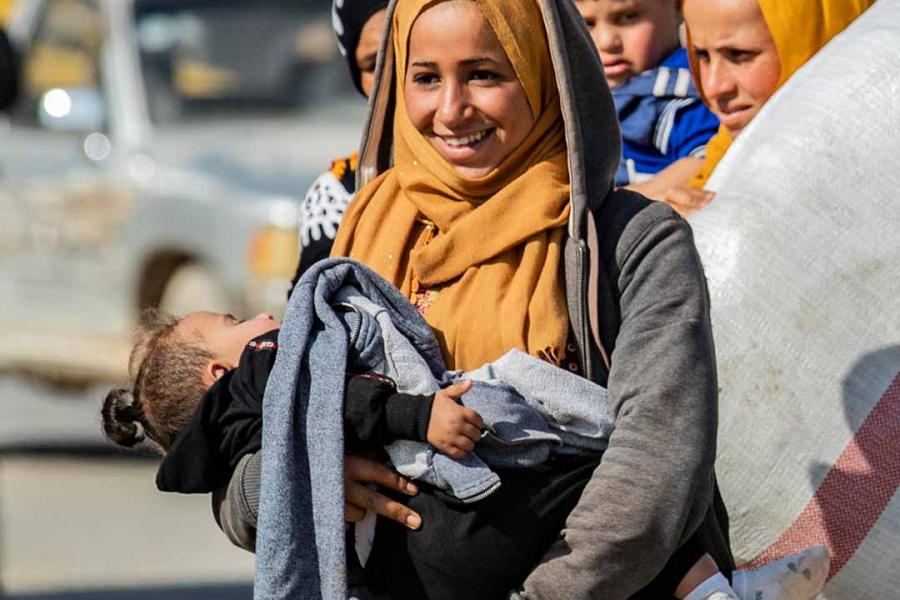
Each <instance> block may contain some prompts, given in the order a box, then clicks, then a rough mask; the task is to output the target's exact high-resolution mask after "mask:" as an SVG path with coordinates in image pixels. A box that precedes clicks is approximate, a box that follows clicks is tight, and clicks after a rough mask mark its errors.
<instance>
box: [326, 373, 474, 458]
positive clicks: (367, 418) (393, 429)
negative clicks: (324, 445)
mask: <svg viewBox="0 0 900 600" xmlns="http://www.w3.org/2000/svg"><path fill="white" fill-rule="evenodd" d="M471 387H472V383H471V382H469V381H467V382H464V383H457V384H454V385H451V386H448V387H446V388H444V389H442V390H439V391H438V392H437V393H436V394H434V395H433V396H412V395H409V394H400V393H398V392H397V390H396V388H395V387H394V383H393V382H392V381H391V380H390V379H388V378H386V377H381V376H378V375H354V376H353V377H351V378H350V379H349V380H348V381H347V389H346V394H345V399H344V422H345V424H346V426H347V433H348V440H347V441H348V447H349V448H350V449H351V451H352V450H353V449H354V448H353V446H354V445H358V446H361V447H362V448H363V449H371V448H373V447H376V446H385V445H387V444H390V443H391V442H393V441H396V440H411V441H418V442H428V443H429V444H431V445H432V446H434V447H435V448H437V450H438V451H440V452H443V453H444V454H446V455H447V456H449V457H451V458H456V459H460V458H463V457H465V455H466V454H467V453H468V452H470V451H471V450H472V448H474V447H475V443H476V442H478V440H479V439H481V429H482V428H483V427H484V421H482V419H481V417H480V416H479V415H478V413H477V412H475V411H474V410H472V409H470V408H466V407H464V406H462V405H460V404H459V398H460V397H461V396H462V395H463V394H465V393H466V392H467V391H469V389H470V388H471Z"/></svg>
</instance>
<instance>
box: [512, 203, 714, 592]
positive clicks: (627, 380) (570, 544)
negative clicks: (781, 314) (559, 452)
mask: <svg viewBox="0 0 900 600" xmlns="http://www.w3.org/2000/svg"><path fill="white" fill-rule="evenodd" d="M601 233H602V232H601ZM616 262H617V263H618V265H619V267H620V270H619V276H618V278H617V281H616V285H617V288H618V292H619V297H620V307H621V327H620V329H619V331H618V334H617V335H616V344H615V351H614V352H613V355H612V365H611V369H610V372H609V381H608V389H609V400H610V404H611V407H610V409H611V411H612V415H613V417H614V419H615V430H614V431H613V433H612V435H611V437H610V441H609V447H608V449H607V450H606V452H605V453H604V455H603V459H602V461H601V463H600V466H599V467H597V469H596V470H595V471H594V474H593V476H592V477H591V480H590V482H589V483H588V485H587V487H586V488H585V490H584V493H583V494H582V497H581V500H580V501H579V503H578V505H577V506H576V507H575V509H574V510H573V511H572V513H571V514H570V515H569V518H568V520H567V522H566V529H565V530H564V532H563V536H562V538H561V540H560V541H559V542H557V543H556V544H554V546H553V547H552V548H551V549H550V551H549V552H548V553H547V554H546V555H545V557H544V559H543V561H542V563H541V564H539V565H538V566H537V567H536V568H535V570H534V571H533V572H532V573H531V575H529V577H528V579H527V580H526V582H525V585H524V590H523V591H522V592H521V596H520V597H524V598H529V599H549V598H569V599H572V600H578V599H587V598H599V597H602V598H604V599H605V600H625V599H627V598H630V597H632V596H633V595H634V594H635V593H636V592H637V591H639V590H640V589H642V588H643V587H645V586H646V585H647V584H649V583H650V582H651V581H652V580H653V579H654V577H656V575H657V574H658V573H659V572H660V571H661V570H662V568H663V566H664V565H665V564H666V562H667V561H668V560H669V558H670V557H671V556H672V555H673V554H674V552H675V550H676V549H677V548H678V547H679V546H681V545H682V544H683V543H684V542H685V540H686V539H687V538H688V537H689V536H690V535H691V534H693V532H694V531H696V530H697V528H698V526H699V525H700V523H701V521H702V520H703V518H704V516H705V515H706V513H707V512H708V510H709V507H710V505H711V502H712V497H713V481H714V475H713V465H714V460H715V454H716V424H717V407H716V403H717V387H716V363H715V354H714V350H713V340H712V332H711V326H710V319H709V299H708V295H707V291H706V280H705V278H704V275H703V269H702V267H701V264H700V258H699V256H698V254H697V251H696V249H695V247H694V242H693V238H692V234H691V230H690V228H689V227H688V225H687V223H686V222H685V221H683V220H682V219H681V218H679V217H678V216H677V215H676V214H675V213H674V212H673V211H672V210H671V209H670V208H668V207H666V206H665V205H662V204H657V203H653V204H652V205H651V206H650V207H649V208H647V209H645V210H642V211H641V212H640V213H639V214H638V215H637V216H635V217H634V218H633V219H632V221H631V222H630V223H629V225H628V227H626V228H625V231H624V233H623V235H622V237H621V239H620V240H619V243H618V245H617V247H616Z"/></svg>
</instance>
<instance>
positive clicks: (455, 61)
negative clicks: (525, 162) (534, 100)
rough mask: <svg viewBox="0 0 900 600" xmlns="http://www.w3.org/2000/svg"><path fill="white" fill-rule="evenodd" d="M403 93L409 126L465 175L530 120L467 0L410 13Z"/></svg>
mask: <svg viewBox="0 0 900 600" xmlns="http://www.w3.org/2000/svg"><path fill="white" fill-rule="evenodd" d="M404 99H405V101H406V111H407V114H408V115H409V119H410V121H411V122H412V124H413V126H414V127H415V128H416V129H417V130H418V131H419V133H420V134H422V136H424V137H425V139H427V140H428V142H429V143H430V144H431V146H432V147H433V148H434V149H435V150H436V151H437V153H438V154H439V155H440V156H441V158H443V159H444V160H445V161H446V162H447V163H448V164H449V165H450V166H452V167H453V168H454V169H455V170H456V172H457V173H459V174H460V175H462V176H463V177H467V178H470V179H478V178H481V177H484V176H485V175H487V174H488V173H490V172H491V171H492V170H494V169H496V168H497V167H498V166H499V165H500V163H502V162H503V159H505V158H506V157H507V156H509V155H510V153H512V151H513V150H515V149H516V147H517V146H518V145H519V144H520V143H521V142H522V140H524V139H525V137H526V136H527V135H528V133H529V132H530V131H531V128H532V126H533V125H534V117H533V115H532V111H531V107H530V106H529V103H528V98H527V97H526V95H525V91H524V89H523V88H522V84H521V82H520V81H519V79H518V77H517V76H516V72H515V70H514V69H513V67H512V65H511V64H510V61H509V58H508V57H507V55H506V53H505V51H504V50H503V46H502V45H501V44H500V42H499V40H498V39H497V36H496V35H495V34H494V32H493V30H492V29H491V28H490V27H489V26H488V25H487V24H486V23H485V21H484V16H483V15H482V14H481V11H480V9H479V8H478V5H477V4H476V3H474V2H471V1H469V0H456V1H451V2H444V3H441V4H438V5H436V6H434V7H432V8H429V9H428V10H426V11H425V12H423V13H422V14H421V15H420V16H419V18H418V19H417V20H416V23H415V25H414V26H413V28H412V32H411V34H410V39H409V60H408V64H407V70H406V81H405V83H404Z"/></svg>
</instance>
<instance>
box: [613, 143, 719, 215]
mask: <svg viewBox="0 0 900 600" xmlns="http://www.w3.org/2000/svg"><path fill="white" fill-rule="evenodd" d="M702 165H703V161H702V160H700V159H698V158H690V157H688V158H682V159H680V160H677V161H675V162H674V163H672V164H671V165H669V166H668V167H666V168H665V169H663V170H662V171H660V172H659V173H657V174H656V175H654V176H653V177H651V178H649V179H647V180H646V181H643V182H641V183H633V184H631V185H628V186H626V187H627V188H628V189H629V190H633V191H635V192H638V193H640V194H643V195H644V196H646V197H647V198H650V199H651V200H656V201H658V202H665V203H666V204H668V205H669V206H671V207H672V208H674V209H675V210H676V212H678V214H680V215H681V216H682V217H688V216H690V215H692V214H694V213H695V212H697V211H698V210H700V209H701V208H703V207H704V206H706V205H707V204H709V203H710V202H711V201H712V199H713V197H714V196H715V194H714V193H713V192H708V191H706V190H698V189H694V188H692V187H690V185H689V184H690V181H691V177H692V176H693V175H694V173H696V172H697V169H699V168H700V167H701V166H702Z"/></svg>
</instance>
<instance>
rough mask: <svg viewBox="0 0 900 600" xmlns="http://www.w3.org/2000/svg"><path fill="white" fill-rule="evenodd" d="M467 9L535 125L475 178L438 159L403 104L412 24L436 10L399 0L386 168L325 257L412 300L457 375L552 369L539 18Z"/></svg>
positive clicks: (557, 216) (494, 2) (545, 72)
mask: <svg viewBox="0 0 900 600" xmlns="http://www.w3.org/2000/svg"><path fill="white" fill-rule="evenodd" d="M475 2H476V3H477V4H478V6H480V7H481V10H482V13H483V14H484V17H485V21H486V22H487V23H488V25H489V26H490V27H491V29H492V30H493V31H494V33H495V34H496V36H497V38H498V39H499V40H500V43H501V45H502V46H503V49H504V50H505V51H506V54H507V56H508V57H509V60H510V63H511V64H512V66H513V68H514V70H515V72H516V75H517V77H518V79H519V82H520V83H521V84H522V88H523V89H524V91H525V95H526V97H527V99H528V104H529V106H530V108H531V112H532V116H533V117H534V119H535V124H534V127H533V128H532V130H531V132H530V133H529V134H528V136H527V137H526V139H525V140H524V141H523V142H522V143H521V144H520V145H519V146H518V147H517V148H516V149H515V150H514V151H513V152H512V154H511V155H510V156H508V157H507V158H506V159H505V160H504V161H503V163H502V164H500V165H499V166H497V167H496V168H495V169H494V170H493V171H492V172H491V173H489V174H488V175H486V176H485V177H483V178H480V179H467V178H464V177H462V176H460V175H459V174H458V173H457V172H456V171H455V170H454V169H453V168H452V167H451V166H450V165H449V164H448V163H447V162H445V161H444V160H443V158H441V156H440V155H439V154H438V153H437V151H436V150H435V149H434V148H433V147H432V146H431V144H430V143H429V142H428V140H426V139H425V138H424V137H423V136H422V135H421V134H420V133H419V132H418V131H417V130H416V129H415V127H414V126H413V124H412V122H411V121H410V119H409V117H408V115H407V112H406V106H405V103H404V97H403V89H404V81H405V78H406V65H407V55H408V44H409V38H410V33H411V30H412V27H413V24H414V22H415V20H416V18H417V17H418V16H419V15H420V14H421V13H422V12H424V11H425V10H426V9H428V8H430V7H431V6H433V5H435V4H437V3H438V2H435V1H434V0H401V1H400V2H399V3H398V5H397V8H396V12H395V13H394V17H393V23H392V25H393V27H392V32H393V44H394V52H395V57H396V65H395V67H396V75H397V77H396V80H397V88H396V91H397V94H396V98H397V106H396V111H395V116H394V144H395V148H394V167H393V168H392V169H389V170H388V171H386V172H385V173H383V174H382V175H381V176H380V177H378V178H377V179H375V180H374V181H373V182H372V183H371V184H370V185H368V186H366V187H365V188H363V189H362V190H360V191H359V192H358V193H357V195H356V197H355V199H354V200H353V202H352V203H351V204H350V207H349V209H348V211H347V213H346V214H345V215H344V219H343V222H342V224H341V227H340V230H339V231H338V235H337V239H336V240H335V244H334V248H333V250H332V255H333V256H349V257H351V258H355V259H358V260H360V261H362V262H363V263H365V264H367V265H369V266H370V267H372V268H373V269H374V270H375V271H377V272H378V273H379V274H381V275H382V276H383V277H385V278H386V279H387V280H389V281H391V282H393V283H394V285H396V286H397V287H398V288H400V290H401V291H402V292H403V293H404V294H406V295H407V296H408V297H410V299H411V300H412V301H414V302H417V304H418V305H419V308H420V310H421V311H422V312H423V314H424V316H425V319H426V320H427V321H428V324H429V325H431V327H432V329H433V330H434V331H435V333H436V335H437V337H438V340H439V341H440V343H441V347H442V350H443V352H444V357H445V359H446V361H447V364H448V367H450V368H454V369H473V368H477V367H479V366H481V365H482V364H484V363H486V362H489V361H492V360H495V359H496V358H498V357H500V356H501V355H502V354H503V353H505V352H506V351H508V350H510V349H512V348H518V349H520V350H523V351H526V352H528V353H530V354H532V355H535V356H540V357H543V358H549V359H552V360H556V359H557V357H559V356H560V354H561V351H562V349H563V346H564V344H565V342H566V336H567V334H568V317H567V311H566V300H565V290H564V285H563V281H562V275H561V271H560V257H561V254H562V244H563V236H564V227H565V225H566V223H567V220H568V217H569V176H568V169H567V164H566V152H565V136H564V130H563V122H562V116H561V111H560V105H559V96H558V90H557V88H556V84H555V79H554V74H553V67H552V64H551V62H550V52H549V48H548V45H547V39H546V33H545V31H544V25H543V19H542V17H541V11H540V8H539V6H538V5H537V3H536V2H535V1H534V0H475Z"/></svg>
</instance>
